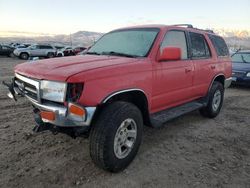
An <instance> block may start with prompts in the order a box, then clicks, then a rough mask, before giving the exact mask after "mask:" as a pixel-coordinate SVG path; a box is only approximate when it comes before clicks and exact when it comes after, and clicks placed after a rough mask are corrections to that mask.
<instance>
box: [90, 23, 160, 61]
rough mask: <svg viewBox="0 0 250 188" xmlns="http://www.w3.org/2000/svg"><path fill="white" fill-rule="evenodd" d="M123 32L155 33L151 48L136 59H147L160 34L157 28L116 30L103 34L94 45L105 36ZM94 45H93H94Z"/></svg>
mask: <svg viewBox="0 0 250 188" xmlns="http://www.w3.org/2000/svg"><path fill="white" fill-rule="evenodd" d="M123 31H156V32H157V33H156V35H155V38H154V40H153V42H152V44H151V46H150V47H149V49H148V51H147V53H146V54H145V55H144V56H138V57H140V58H143V57H148V55H149V54H150V52H151V50H152V48H153V45H154V44H155V41H156V39H157V38H158V35H159V33H160V28H158V27H148V28H145V27H139V28H125V29H116V30H113V31H110V32H108V33H106V34H104V35H103V36H102V37H100V38H99V39H98V40H97V41H96V42H95V43H97V42H98V41H99V40H101V39H102V38H103V37H104V36H105V35H107V34H110V33H116V32H123ZM94 45H95V44H94ZM94 45H92V46H91V48H92V47H93V46H94ZM91 48H90V49H89V50H91ZM89 50H88V51H89ZM100 55H102V54H100Z"/></svg>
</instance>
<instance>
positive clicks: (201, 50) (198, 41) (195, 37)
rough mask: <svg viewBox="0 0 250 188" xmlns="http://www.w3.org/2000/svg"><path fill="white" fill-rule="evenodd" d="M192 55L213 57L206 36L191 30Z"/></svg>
mask: <svg viewBox="0 0 250 188" xmlns="http://www.w3.org/2000/svg"><path fill="white" fill-rule="evenodd" d="M189 36H190V42H191V55H192V58H194V59H200V58H209V57H211V55H210V51H209V48H208V45H207V42H206V39H205V37H204V36H203V35H202V34H199V33H193V32H189Z"/></svg>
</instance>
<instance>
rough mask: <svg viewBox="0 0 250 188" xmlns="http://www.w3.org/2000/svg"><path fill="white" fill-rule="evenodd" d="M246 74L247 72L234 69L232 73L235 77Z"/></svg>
mask: <svg viewBox="0 0 250 188" xmlns="http://www.w3.org/2000/svg"><path fill="white" fill-rule="evenodd" d="M245 74H246V73H245V72H241V71H234V72H233V73H232V76H233V77H244V76H245Z"/></svg>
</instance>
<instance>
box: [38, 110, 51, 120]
mask: <svg viewBox="0 0 250 188" xmlns="http://www.w3.org/2000/svg"><path fill="white" fill-rule="evenodd" d="M40 115H41V117H42V119H45V120H49V121H54V120H55V113H54V112H47V111H41V112H40Z"/></svg>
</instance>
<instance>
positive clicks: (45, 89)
mask: <svg viewBox="0 0 250 188" xmlns="http://www.w3.org/2000/svg"><path fill="white" fill-rule="evenodd" d="M66 88H67V84H66V83H63V82H54V81H46V80H43V81H42V82H41V91H42V92H41V98H43V99H47V100H51V101H55V102H64V99H65V95H66Z"/></svg>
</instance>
